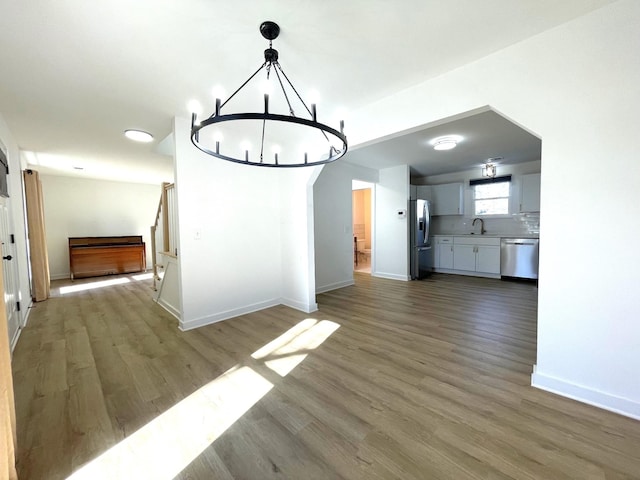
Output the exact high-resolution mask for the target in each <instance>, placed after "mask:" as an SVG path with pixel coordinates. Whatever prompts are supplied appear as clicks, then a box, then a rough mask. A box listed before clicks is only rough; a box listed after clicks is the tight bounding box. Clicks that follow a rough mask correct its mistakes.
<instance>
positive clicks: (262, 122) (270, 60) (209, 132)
mask: <svg viewBox="0 0 640 480" xmlns="http://www.w3.org/2000/svg"><path fill="white" fill-rule="evenodd" d="M260 33H261V34H262V36H263V37H264V38H266V39H267V40H269V48H267V49H266V50H265V51H264V63H263V64H262V65H261V66H260V68H258V70H256V71H255V73H254V74H253V75H251V76H250V77H249V78H248V79H247V80H246V81H245V82H244V83H243V84H242V85H240V87H239V88H238V89H237V90H236V91H235V92H233V94H231V96H229V98H227V99H226V100H225V101H224V102H222V101H221V99H220V98H216V103H215V110H214V112H213V113H212V114H211V115H210V116H209V117H207V118H204V119H203V120H200V121H199V120H198V119H197V114H196V113H192V114H191V142H192V143H193V144H194V145H195V146H196V147H197V148H199V149H200V150H202V151H203V152H205V153H207V154H209V155H213V156H214V157H217V158H220V159H222V160H227V161H230V162H235V163H240V164H244V165H254V166H259V167H285V168H287V167H307V166H314V165H322V164H325V163H330V162H333V161H335V160H337V159H339V158H340V157H342V156H343V155H344V154H345V153H347V137H346V136H345V134H344V121H343V120H340V130H336V129H334V128H332V127H330V126H328V125H326V124H324V123H321V122H319V121H318V119H317V110H316V105H315V104H314V103H312V104H311V105H310V108H309V107H308V106H307V104H306V103H305V102H304V100H303V99H302V97H301V96H300V94H299V93H298V90H296V88H295V87H294V86H293V84H292V83H291V81H290V80H289V78H288V77H287V75H286V74H285V73H284V71H283V70H282V67H281V66H280V63H279V62H278V51H277V50H275V49H274V48H272V41H273V40H274V39H276V38H278V35H279V34H280V27H279V26H278V25H277V24H276V23H274V22H263V23H262V24H261V25H260ZM262 70H265V71H266V78H267V81H269V80H270V79H271V77H272V74H273V76H275V80H277V82H276V81H275V80H274V81H273V83H275V85H277V86H279V87H280V90H281V91H282V95H283V99H280V100H281V101H282V100H284V102H285V103H286V108H287V109H288V114H277V113H271V112H270V111H269V94H268V93H264V112H249V113H227V114H223V113H222V109H223V108H224V107H225V105H227V103H228V102H229V101H230V100H231V99H232V98H234V97H235V96H236V95H237V94H238V92H240V90H242V89H243V88H244V87H245V86H246V85H247V84H248V83H249V82H250V81H251V80H253V78H254V77H256V75H258V73H260V72H261V71H262ZM272 80H273V79H272ZM296 99H297V101H298V102H299V105H300V107H301V109H302V110H304V111H305V112H306V113H305V115H308V118H303V117H298V116H296V114H295V112H294V108H293V106H292V102H294V103H295V102H296ZM272 100H275V98H274V99H272ZM283 105H284V104H283ZM225 126H226V127H227V128H231V130H230V131H231V132H232V134H236V135H238V134H239V135H245V133H247V132H249V134H252V135H256V136H258V137H259V138H260V142H259V146H260V151H259V152H257V153H253V152H251V151H250V149H249V147H248V146H246V145H245V146H244V147H240V148H239V149H236V151H235V153H234V151H233V150H232V149H231V148H229V147H227V148H221V142H222V139H223V138H224V136H223V135H221V134H220V132H219V131H217V129H219V128H222V127H225ZM283 127H286V129H283ZM245 130H246V132H245ZM239 132H240V133H239ZM269 135H274V136H276V138H277V140H279V142H277V143H284V144H286V145H287V146H289V147H291V145H292V144H293V143H295V141H296V137H298V136H299V137H300V138H301V139H302V140H300V144H299V145H298V146H297V147H298V148H297V152H296V151H295V150H296V149H295V148H289V150H288V151H281V149H280V147H279V146H277V143H273V144H272V152H269V151H265V139H266V138H268V137H269ZM268 142H269V141H267V143H268ZM225 147H226V145H225ZM225 149H226V150H227V152H225V153H222V152H223V151H224V150H225ZM267 150H268V149H267Z"/></svg>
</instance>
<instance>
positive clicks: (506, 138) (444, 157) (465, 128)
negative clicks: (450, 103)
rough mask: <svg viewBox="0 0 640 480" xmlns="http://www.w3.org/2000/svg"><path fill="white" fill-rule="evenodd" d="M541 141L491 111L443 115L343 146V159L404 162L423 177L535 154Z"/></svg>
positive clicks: (367, 163) (371, 164) (374, 164)
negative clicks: (443, 146)
mask: <svg viewBox="0 0 640 480" xmlns="http://www.w3.org/2000/svg"><path fill="white" fill-rule="evenodd" d="M450 135H457V136H459V137H461V140H460V142H459V143H458V145H457V146H456V147H455V148H454V149H452V150H441V151H439V150H434V149H433V146H432V145H431V141H432V140H433V139H435V138H438V137H442V136H450ZM541 149H542V142H541V141H540V139H539V138H538V137H536V136H534V135H532V134H531V133H529V132H527V131H525V130H523V129H522V128H520V127H519V126H517V125H515V124H514V123H512V122H510V121H509V120H507V119H506V118H504V117H502V116H500V115H499V114H497V113H495V112H493V111H486V112H481V113H476V114H473V115H470V116H466V117H464V118H459V119H455V120H450V121H445V122H444V123H440V124H439V125H437V126H433V127H427V128H421V129H419V130H417V131H412V132H410V133H406V134H402V135H397V136H394V137H393V138H390V139H384V140H381V141H379V142H376V143H373V144H370V145H366V146H363V147H361V148H356V149H352V150H350V151H348V152H347V154H346V155H345V157H344V158H345V159H346V160H347V161H348V162H351V163H355V164H357V165H362V166H364V167H369V168H375V169H380V168H386V167H392V166H394V165H409V167H410V168H411V176H412V177H427V176H430V175H440V174H443V173H451V172H459V171H463V170H468V169H469V168H470V167H480V166H481V165H483V164H485V163H487V161H488V159H490V158H496V157H501V158H500V159H498V160H494V161H492V163H496V164H498V165H509V164H514V163H522V162H528V161H532V160H540V155H541Z"/></svg>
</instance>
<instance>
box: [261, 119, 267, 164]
mask: <svg viewBox="0 0 640 480" xmlns="http://www.w3.org/2000/svg"><path fill="white" fill-rule="evenodd" d="M266 124H267V120H266V119H264V118H263V119H262V138H261V139H260V163H262V160H263V155H264V130H265V127H266Z"/></svg>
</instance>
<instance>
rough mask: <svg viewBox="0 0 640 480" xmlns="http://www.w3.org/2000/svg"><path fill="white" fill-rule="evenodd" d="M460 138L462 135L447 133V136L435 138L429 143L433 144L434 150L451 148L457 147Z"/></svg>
mask: <svg viewBox="0 0 640 480" xmlns="http://www.w3.org/2000/svg"><path fill="white" fill-rule="evenodd" d="M460 140H462V137H461V136H459V135H447V136H446V137H438V138H434V139H433V140H431V142H429V143H430V144H431V145H433V149H434V150H451V149H452V148H456V145H458V142H459V141H460Z"/></svg>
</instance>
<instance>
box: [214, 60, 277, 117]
mask: <svg viewBox="0 0 640 480" xmlns="http://www.w3.org/2000/svg"><path fill="white" fill-rule="evenodd" d="M266 64H267V62H264V63H263V64H262V65H260V68H258V69H257V70H256V71H255V72H254V73H253V75H251V76H250V77H249V78H247V80H246V81H245V82H244V83H243V84H242V85H240V86H239V87H238V89H237V90H236V91H235V92H233V93H232V94H231V96H230V97H229V98H227V99H226V100H225V101H224V103H223V104H222V105H220V108H222V107H224V106H225V105H226V104H227V103H229V100H231V99H232V98H233V97H235V95H236V93H238V92H239V91H240V90H242V89H243V88H244V86H245V85H246V84H247V83H249V82H250V81H251V80H253V77H255V76H256V75H257V74H258V73H260V71H261V70H262V69H263V68H264V67H265V65H266ZM214 116H215V112H214V113H212V114H211V116H210V117H209V118H213V117H214Z"/></svg>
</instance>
